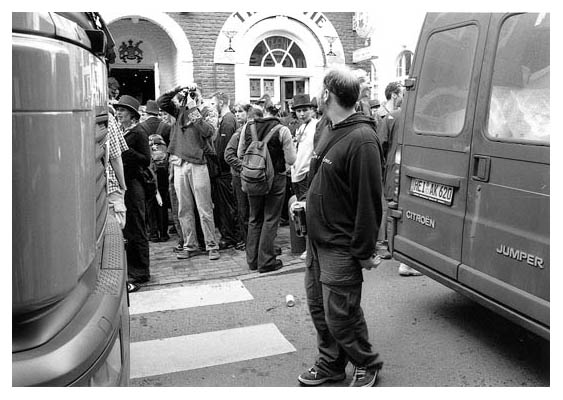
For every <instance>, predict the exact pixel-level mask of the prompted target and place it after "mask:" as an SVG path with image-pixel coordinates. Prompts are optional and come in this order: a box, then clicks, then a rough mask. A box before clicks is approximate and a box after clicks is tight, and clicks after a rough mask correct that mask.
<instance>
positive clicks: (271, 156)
mask: <svg viewBox="0 0 563 400" xmlns="http://www.w3.org/2000/svg"><path fill="white" fill-rule="evenodd" d="M264 106H265V107H264V110H265V113H264V118H256V119H254V120H249V121H248V122H247V125H246V129H245V131H244V132H241V143H240V146H239V153H240V154H244V156H243V161H242V170H241V174H240V177H241V185H242V190H243V191H245V192H246V194H247V195H248V200H249V205H250V218H249V221H248V236H247V241H246V262H247V263H248V267H249V268H250V270H258V272H260V273H264V272H271V271H276V270H278V269H280V268H281V267H282V266H283V264H282V261H281V260H278V259H277V258H276V252H275V248H274V241H275V239H276V236H277V233H278V225H279V222H280V216H281V211H282V207H284V199H285V189H286V168H287V167H286V165H293V163H294V162H295V158H296V154H295V148H294V145H293V140H292V137H291V132H290V131H289V128H287V127H286V126H283V125H282V124H281V122H280V120H279V118H277V117H274V116H273V114H272V112H271V111H270V110H271V109H272V107H273V104H271V101H270V104H268V103H266V104H265V105H264Z"/></svg>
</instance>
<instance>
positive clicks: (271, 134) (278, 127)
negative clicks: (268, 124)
mask: <svg viewBox="0 0 563 400" xmlns="http://www.w3.org/2000/svg"><path fill="white" fill-rule="evenodd" d="M282 126H283V125H282V124H278V125H276V126H274V127H273V128H272V129H270V132H268V134H267V135H266V137H264V139H262V142H263V143H264V144H268V142H269V141H270V139H271V138H272V136H274V133H276V132H277V131H279V130H280V129H281V128H282Z"/></svg>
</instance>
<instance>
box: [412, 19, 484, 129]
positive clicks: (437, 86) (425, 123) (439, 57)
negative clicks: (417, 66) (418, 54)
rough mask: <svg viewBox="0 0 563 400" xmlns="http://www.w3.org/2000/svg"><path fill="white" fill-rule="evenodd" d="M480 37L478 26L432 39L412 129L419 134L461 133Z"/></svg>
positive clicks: (429, 43) (458, 29)
mask: <svg viewBox="0 0 563 400" xmlns="http://www.w3.org/2000/svg"><path fill="white" fill-rule="evenodd" d="M477 36H478V29H477V27H476V26H475V25H468V26H463V27H459V28H454V29H450V30H447V31H441V32H437V33H435V34H433V35H432V36H430V39H429V40H428V43H427V45H426V51H425V53H424V60H423V63H422V71H421V73H420V78H419V80H418V92H417V95H416V103H415V109H414V124H413V126H414V129H415V131H416V132H417V133H423V134H424V133H428V134H432V135H447V136H455V135H457V134H458V133H460V132H461V129H462V128H463V123H464V121H465V111H466V108H467V98H468V95H469V83H470V80H471V71H472V69H473V59H474V55H475V50H476V44H477Z"/></svg>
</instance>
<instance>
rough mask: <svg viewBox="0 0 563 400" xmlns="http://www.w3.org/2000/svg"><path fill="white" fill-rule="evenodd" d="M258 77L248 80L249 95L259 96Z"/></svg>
mask: <svg viewBox="0 0 563 400" xmlns="http://www.w3.org/2000/svg"><path fill="white" fill-rule="evenodd" d="M260 96H261V93H260V79H251V80H250V97H260Z"/></svg>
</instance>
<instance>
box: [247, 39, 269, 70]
mask: <svg viewBox="0 0 563 400" xmlns="http://www.w3.org/2000/svg"><path fill="white" fill-rule="evenodd" d="M264 54H266V46H265V45H264V42H262V41H261V42H260V43H258V44H257V45H256V47H255V48H254V50H253V51H252V55H251V56H250V62H249V63H248V65H250V66H251V67H259V66H261V65H262V58H264Z"/></svg>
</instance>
